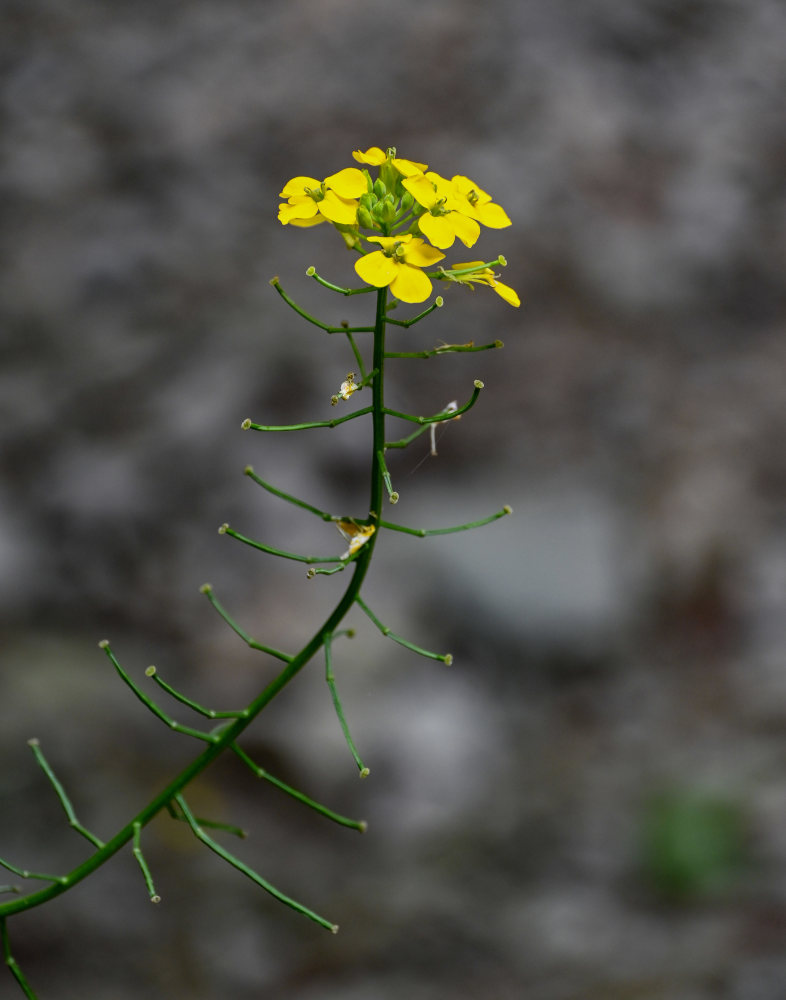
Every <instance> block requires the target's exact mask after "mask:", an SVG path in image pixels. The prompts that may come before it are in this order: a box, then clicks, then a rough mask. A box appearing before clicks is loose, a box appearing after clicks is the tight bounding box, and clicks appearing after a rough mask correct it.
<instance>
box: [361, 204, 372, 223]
mask: <svg viewBox="0 0 786 1000" xmlns="http://www.w3.org/2000/svg"><path fill="white" fill-rule="evenodd" d="M358 222H359V223H360V225H361V226H362V227H363V228H364V229H373V228H374V219H373V218H372V216H371V212H370V211H369V210H368V209H367V208H366V206H365V205H359V206H358Z"/></svg>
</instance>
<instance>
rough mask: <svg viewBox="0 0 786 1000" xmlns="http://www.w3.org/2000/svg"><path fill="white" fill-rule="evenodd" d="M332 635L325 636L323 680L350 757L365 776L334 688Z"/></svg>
mask: <svg viewBox="0 0 786 1000" xmlns="http://www.w3.org/2000/svg"><path fill="white" fill-rule="evenodd" d="M332 646H333V636H330V635H326V636H325V680H326V682H327V686H328V688H329V690H330V696H331V698H332V699H333V707H334V708H335V710H336V715H337V716H338V721H339V724H340V725H341V731H342V732H343V734H344V739H345V740H346V742H347V746H348V747H349V752H350V753H351V754H352V758H353V760H354V761H355V763H356V764H357V766H358V772H359V774H360V777H361V778H367V777H368V775H369V769H368V768H367V767H366V765H365V764H364V763H363V761H362V760H361V759H360V754H359V753H358V752H357V747H356V746H355V741H354V740H353V739H352V734H351V733H350V731H349V726H348V725H347V720H346V718H345V716H344V709H343V707H342V705H341V700H340V698H339V696H338V689H337V688H336V678H335V676H334V675H333V653H332Z"/></svg>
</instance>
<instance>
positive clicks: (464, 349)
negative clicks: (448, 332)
mask: <svg viewBox="0 0 786 1000" xmlns="http://www.w3.org/2000/svg"><path fill="white" fill-rule="evenodd" d="M388 322H389V323H392V322H393V320H388ZM504 346H505V345H504V344H503V343H502V341H501V340H495V341H494V342H493V343H492V344H477V345H476V344H473V343H472V342H471V341H470V343H469V344H443V345H442V346H441V347H435V348H434V349H433V350H431V351H388V353H387V354H386V355H385V357H386V358H436V357H437V356H438V355H440V354H471V353H475V352H476V351H493V350H495V349H497V348H500V347H504Z"/></svg>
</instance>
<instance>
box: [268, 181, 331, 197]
mask: <svg viewBox="0 0 786 1000" xmlns="http://www.w3.org/2000/svg"><path fill="white" fill-rule="evenodd" d="M321 184H322V181H318V180H317V179H316V177H293V178H292V180H291V181H287V182H286V184H285V185H284V188H283V190H282V192H281V194H280V195H279V198H302V197H303V195H304V194H306V188H310V189H311V190H312V191H319V188H320V186H321Z"/></svg>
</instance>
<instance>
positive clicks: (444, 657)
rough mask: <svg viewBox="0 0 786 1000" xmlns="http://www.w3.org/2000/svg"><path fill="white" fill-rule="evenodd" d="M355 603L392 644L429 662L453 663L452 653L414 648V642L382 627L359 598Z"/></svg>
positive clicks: (384, 626) (385, 626)
mask: <svg viewBox="0 0 786 1000" xmlns="http://www.w3.org/2000/svg"><path fill="white" fill-rule="evenodd" d="M355 603H356V604H357V606H358V607H359V608H360V610H361V611H363V612H364V613H365V614H366V615H368V617H369V618H370V619H371V621H372V622H373V623H374V624H375V625H376V626H377V628H378V629H379V631H380V632H381V633H382V634H383V635H384V636H386V637H387V638H388V639H392V640H393V642H397V643H398V644H399V645H400V646H405V647H406V648H407V649H411V650H412V652H413V653H418V654H419V655H420V656H425V657H427V658H428V659H429V660H440V661H441V662H442V663H446V664H447V665H448V666H450V664H451V663H452V662H453V654H452V653H432V652H431V650H430V649H423V647H422V646H416V645H415V643H414V642H410V641H409V639H404V638H402V637H401V636H400V635H396V633H395V632H392V631H391V630H390V629H389V628H388V627H387V625H383V624H382V622H381V621H380V620H379V618H377V616H376V615H375V614H374V612H373V611H372V610H371V608H370V607H369V606H368V605H367V604H365V603H364V602H363V601H362V600H361V599H360V597H356V598H355Z"/></svg>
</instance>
